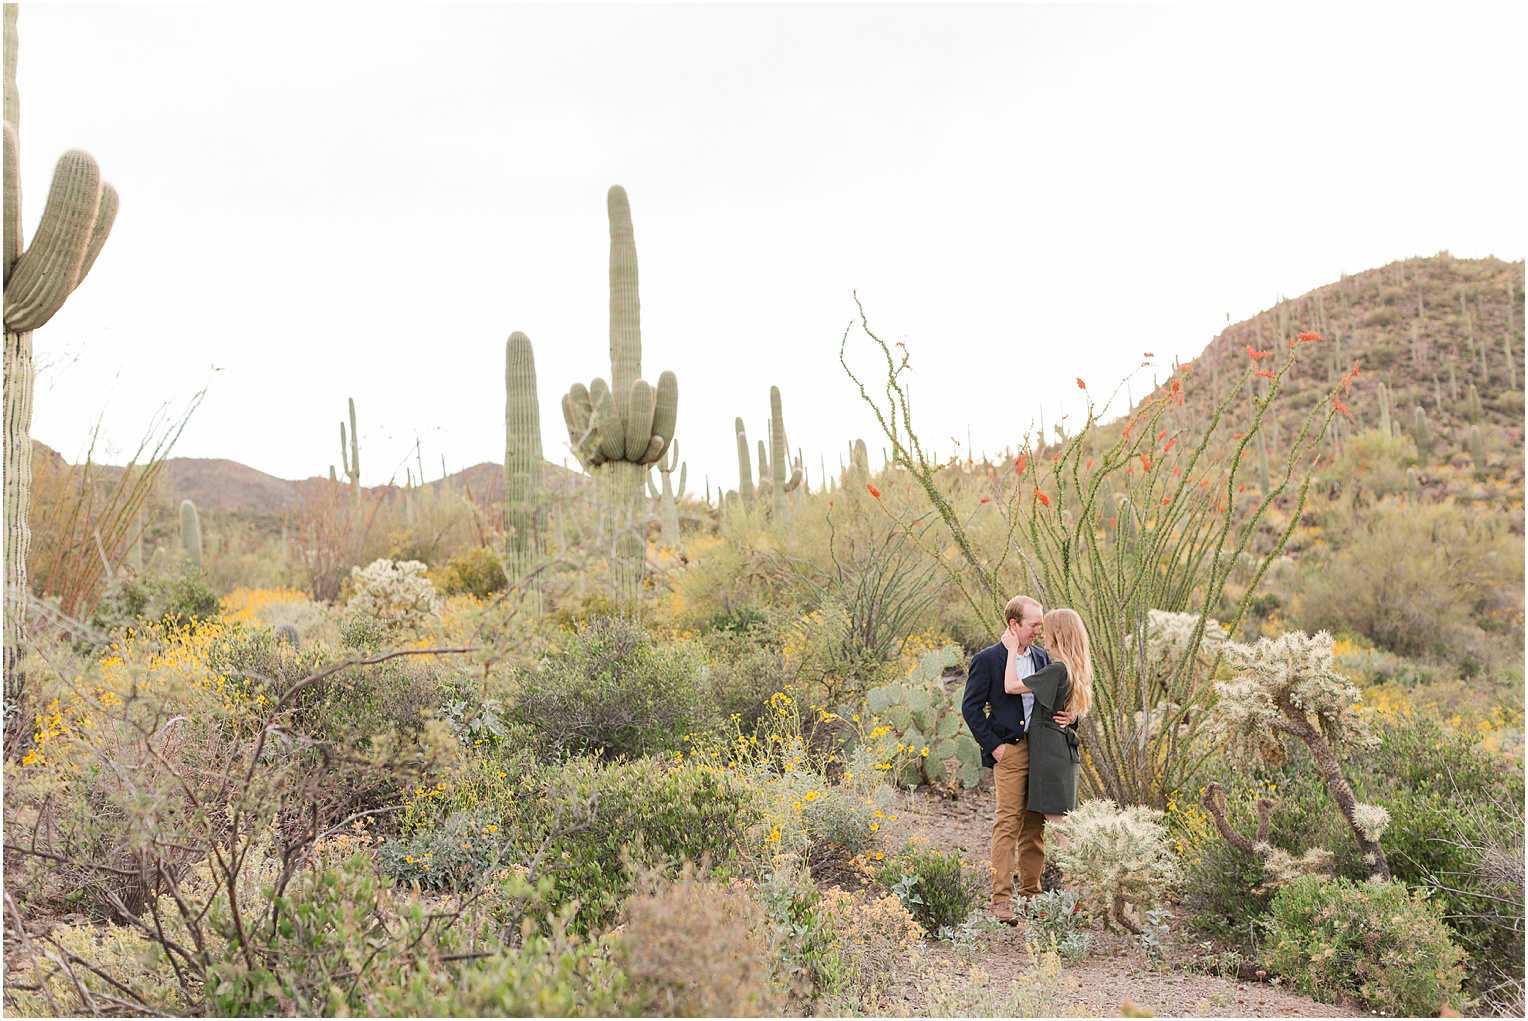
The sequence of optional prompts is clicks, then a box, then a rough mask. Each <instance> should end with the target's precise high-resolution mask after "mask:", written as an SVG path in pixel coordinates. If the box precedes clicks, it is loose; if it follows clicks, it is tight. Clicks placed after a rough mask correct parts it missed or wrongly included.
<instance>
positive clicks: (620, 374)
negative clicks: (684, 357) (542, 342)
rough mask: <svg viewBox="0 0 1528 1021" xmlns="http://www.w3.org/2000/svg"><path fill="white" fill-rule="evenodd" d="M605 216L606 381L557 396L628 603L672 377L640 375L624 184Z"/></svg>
mask: <svg viewBox="0 0 1528 1021" xmlns="http://www.w3.org/2000/svg"><path fill="white" fill-rule="evenodd" d="M606 209H607V212H608V215H609V219H610V382H609V383H608V384H607V383H606V382H605V381H604V380H603V379H596V380H594V381H593V383H591V384H590V385H589V386H588V387H587V388H585V387H584V385H583V384H581V383H575V384H573V387H572V388H571V389H570V390H569V391H568V393H567V394H566V395H565V396H564V397H563V399H562V415H563V421H564V422H566V424H567V426H568V438H569V440H571V441H572V444H573V450H574V453H575V454H577V455H578V458H579V460H580V462H582V463H583V464H584V466H585V467H586V468H588V469H589V470H590V473H591V474H594V475H595V477H596V478H597V479H598V480H599V481H600V485H601V489H602V490H603V494H604V513H605V518H606V522H607V524H608V526H609V534H610V537H611V543H612V544H611V555H610V563H611V581H612V584H613V586H614V590H615V594H616V597H617V599H619V600H621V601H625V602H634V601H635V600H636V597H637V594H638V592H639V587H640V585H641V583H642V569H643V566H644V564H645V562H646V553H647V542H646V539H645V538H644V536H643V534H642V529H643V522H644V520H645V516H644V514H643V512H642V490H643V487H644V480H645V479H646V478H647V466H648V465H650V464H653V463H654V462H656V461H657V460H658V458H659V457H660V456H661V455H662V454H663V451H664V450H665V449H667V448H668V445H669V443H670V442H671V441H672V440H673V438H674V424H675V421H676V419H677V417H678V413H679V381H678V379H677V378H676V377H675V375H674V374H673V373H672V372H664V373H663V374H662V375H660V376H659V377H658V385H657V387H656V388H654V387H653V385H652V384H650V383H648V382H647V381H646V380H645V379H642V378H641V377H642V326H641V302H640V300H639V298H638V294H637V243H636V236H635V234H634V232H633V230H632V226H631V204H630V202H629V201H628V200H627V197H626V189H624V188H622V187H621V186H620V185H615V186H613V187H612V188H611V189H610V191H609V193H608V194H607V195H606Z"/></svg>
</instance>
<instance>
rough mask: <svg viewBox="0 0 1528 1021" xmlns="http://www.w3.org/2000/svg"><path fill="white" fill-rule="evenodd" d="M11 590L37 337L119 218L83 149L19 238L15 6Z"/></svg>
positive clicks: (8, 20)
mask: <svg viewBox="0 0 1528 1021" xmlns="http://www.w3.org/2000/svg"><path fill="white" fill-rule="evenodd" d="M4 13H5V228H4V230H5V408H4V414H5V589H6V592H7V593H8V594H9V593H15V594H16V595H18V596H20V595H24V594H25V593H26V591H27V553H28V551H29V549H30V548H31V544H32V535H31V532H30V530H29V529H28V526H27V517H28V514H29V513H30V511H31V506H32V435H31V429H32V384H33V381H34V379H35V378H36V370H35V368H34V366H33V364H32V331H33V330H35V329H37V328H38V327H39V326H42V325H44V324H45V323H47V321H48V320H49V319H52V318H53V316H54V314H55V313H57V312H58V310H59V309H60V308H62V307H63V305H64V301H65V299H67V298H68V297H69V295H70V294H71V293H73V291H74V289H75V288H76V287H78V286H79V285H80V281H82V280H84V279H85V276H86V274H88V273H89V272H90V267H91V266H93V265H95V260H96V257H97V256H98V255H100V254H101V248H102V246H104V245H105V244H106V236H107V234H109V233H110V232H111V225H112V222H113V221H114V220H115V219H116V215H117V192H116V189H114V188H112V186H111V185H109V184H107V183H106V182H104V181H102V180H101V168H100V167H99V166H97V165H96V161H95V158H94V157H93V156H91V155H90V154H89V153H87V152H84V151H83V150H80V149H71V150H69V151H68V152H66V153H64V154H63V156H61V157H59V160H58V164H57V166H56V167H55V168H54V170H53V184H52V187H51V188H49V189H48V199H47V202H46V204H44V206H43V213H42V222H40V223H39V224H38V225H37V233H36V234H35V235H33V237H32V243H31V244H30V245H27V244H26V239H25V238H24V237H23V235H22V230H21V143H20V140H19V133H18V132H19V128H20V121H21V102H20V96H19V95H18V93H17V92H16V49H17V35H16V5H15V4H6V5H5V12H4ZM23 614H24V610H23V607H22V606H21V604H19V603H12V604H11V605H8V606H6V608H5V704H6V711H7V713H9V712H10V711H11V709H12V707H13V706H14V705H15V704H16V700H17V699H18V698H19V697H20V695H21V689H22V678H21V674H20V671H19V670H18V669H17V667H18V666H19V665H20V661H21V643H22V641H23V640H24V639H25V621H24V619H23Z"/></svg>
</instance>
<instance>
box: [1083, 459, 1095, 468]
mask: <svg viewBox="0 0 1528 1021" xmlns="http://www.w3.org/2000/svg"><path fill="white" fill-rule="evenodd" d="M1083 467H1084V468H1091V467H1093V459H1092V458H1091V457H1090V458H1088V463H1087V464H1085V465H1083Z"/></svg>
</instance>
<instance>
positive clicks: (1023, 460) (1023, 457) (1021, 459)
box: [1013, 454, 1029, 475]
mask: <svg viewBox="0 0 1528 1021" xmlns="http://www.w3.org/2000/svg"><path fill="white" fill-rule="evenodd" d="M1027 464H1029V455H1028V454H1020V455H1019V456H1018V457H1016V458H1014V459H1013V466H1014V467H1015V468H1017V469H1018V470H1019V474H1020V475H1022V474H1024V466H1025V465H1027Z"/></svg>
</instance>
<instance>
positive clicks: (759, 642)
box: [703, 611, 788, 734]
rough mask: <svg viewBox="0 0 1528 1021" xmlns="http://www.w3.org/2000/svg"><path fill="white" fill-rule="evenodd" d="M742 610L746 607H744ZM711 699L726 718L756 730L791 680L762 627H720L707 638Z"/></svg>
mask: <svg viewBox="0 0 1528 1021" xmlns="http://www.w3.org/2000/svg"><path fill="white" fill-rule="evenodd" d="M740 612H742V611H740ZM703 642H704V648H705V655H706V677H707V680H708V681H709V685H710V689H711V701H712V702H713V703H714V704H715V706H716V710H717V713H718V714H719V715H720V716H721V718H722V719H724V720H726V719H733V718H736V721H737V724H738V728H739V729H740V730H741V731H742V732H743V733H744V734H752V733H753V731H754V729H755V727H756V726H757V725H758V722H759V719H760V718H761V717H762V716H763V715H764V714H765V713H766V712H767V711H768V710H769V699H770V696H771V695H773V694H774V693H775V692H777V691H781V690H783V689H784V687H785V685H786V683H787V680H788V678H787V676H786V667H785V662H784V660H783V658H782V657H781V655H780V653H779V651H778V650H776V649H775V648H772V647H771V643H770V642H769V641H768V640H767V638H766V636H765V634H764V633H763V631H762V629H761V628H757V627H755V628H751V629H742V630H731V629H727V630H718V631H714V632H712V633H711V634H708V635H706V636H705V638H704V639H703Z"/></svg>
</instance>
